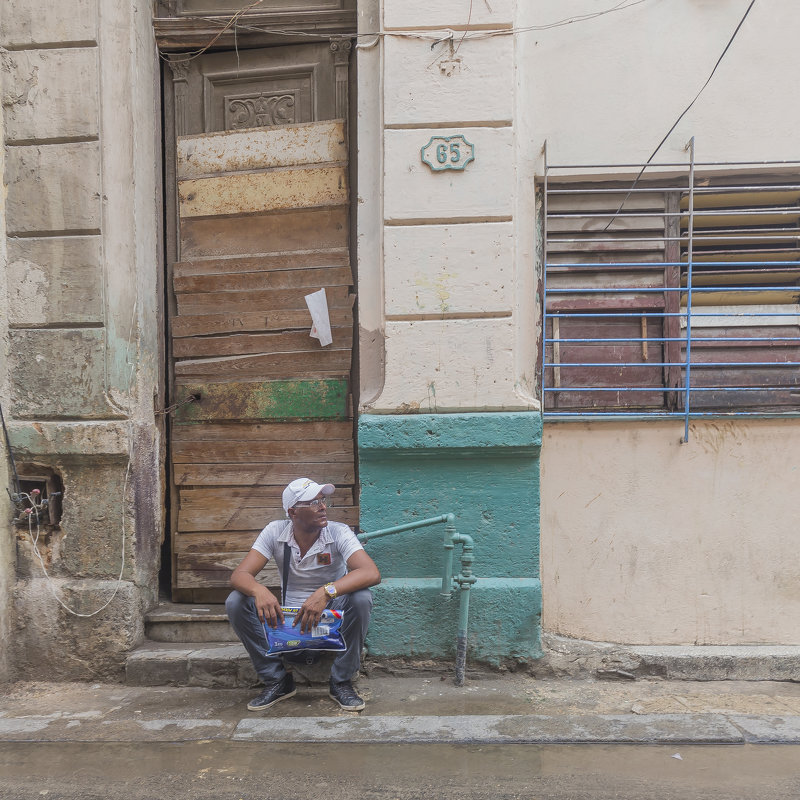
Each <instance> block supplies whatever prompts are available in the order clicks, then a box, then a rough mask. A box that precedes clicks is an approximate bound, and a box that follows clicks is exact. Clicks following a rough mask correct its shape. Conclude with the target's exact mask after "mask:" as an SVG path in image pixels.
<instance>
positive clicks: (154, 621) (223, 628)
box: [144, 603, 239, 643]
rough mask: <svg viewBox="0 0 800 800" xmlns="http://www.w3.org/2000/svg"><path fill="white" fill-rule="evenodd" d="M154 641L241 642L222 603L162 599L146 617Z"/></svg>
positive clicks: (150, 637) (149, 637)
mask: <svg viewBox="0 0 800 800" xmlns="http://www.w3.org/2000/svg"><path fill="white" fill-rule="evenodd" d="M144 631H145V636H146V637H147V638H148V640H150V641H151V642H172V643H178V642H180V643H189V642H193V643H197V642H238V641H239V640H238V639H237V638H236V634H235V633H234V632H233V628H231V626H230V624H229V622H228V617H227V616H226V614H225V606H224V605H222V604H221V603H220V604H207V605H203V604H195V605H191V604H188V603H159V604H158V605H157V606H156V607H155V608H154V609H152V611H149V612H148V613H147V614H146V615H145V618H144Z"/></svg>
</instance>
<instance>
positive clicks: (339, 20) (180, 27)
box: [153, 0, 359, 591]
mask: <svg viewBox="0 0 800 800" xmlns="http://www.w3.org/2000/svg"><path fill="white" fill-rule="evenodd" d="M167 3H168V5H169V8H167V7H166V4H167ZM227 3H228V4H229V5H230V4H231V3H232V0H227ZM300 3H303V4H305V5H308V6H309V8H308V9H307V10H301V11H298V10H297V6H298V5H299V4H300ZM192 4H193V0H158V2H157V4H156V13H157V16H154V18H153V28H154V32H155V37H156V43H157V46H158V53H159V58H160V62H161V74H160V89H161V115H162V125H161V158H162V168H163V169H162V176H163V177H162V180H163V183H162V198H161V202H162V209H161V211H162V215H161V219H162V225H163V236H162V242H163V255H162V259H163V267H162V269H161V270H160V274H161V276H162V278H161V282H160V284H159V285H158V286H157V287H156V291H157V294H158V298H157V306H158V310H159V314H160V318H161V326H160V331H159V339H160V347H159V359H160V364H159V386H158V396H159V398H160V400H161V405H162V407H164V408H165V409H166V408H167V407H168V406H169V404H170V403H171V402H172V400H171V397H172V393H173V387H174V380H173V377H172V376H171V375H170V374H169V370H170V365H171V364H172V360H173V356H172V350H171V337H170V335H169V330H168V324H169V320H170V319H171V318H173V317H174V316H175V313H176V308H175V296H174V292H172V291H171V286H172V281H173V275H172V264H173V263H174V262H175V261H176V260H177V258H178V239H177V233H178V227H177V225H178V219H179V217H178V196H177V173H176V159H175V151H176V137H177V136H178V135H180V134H179V133H178V131H179V130H180V129H181V127H182V125H181V121H182V120H181V115H182V114H183V113H184V109H183V107H182V105H181V98H180V93H179V92H176V85H177V84H179V83H180V82H181V81H184V82H185V79H186V77H187V74H188V68H187V66H186V65H187V62H186V61H185V59H186V57H187V56H191V55H193V53H194V52H196V51H197V50H198V49H199V48H203V47H206V46H207V45H208V43H209V42H210V41H211V40H212V39H213V40H214V41H213V51H220V50H234V49H236V48H239V49H240V50H241V49H253V48H262V47H270V46H280V45H286V44H289V43H296V42H297V37H296V36H292V37H291V38H289V37H287V36H285V35H281V34H280V33H278V32H277V31H280V30H281V29H285V30H291V31H292V32H295V31H306V32H307V33H308V35H307V36H304V37H303V39H302V41H303V43H308V44H312V43H321V42H328V43H329V45H330V47H331V50H332V51H333V53H334V63H335V80H336V108H337V113H339V112H340V113H341V116H340V118H344V119H345V120H346V121H347V125H346V135H347V147H348V154H349V155H348V170H349V180H350V186H351V191H350V201H349V202H350V214H349V220H350V231H349V234H350V235H349V241H350V266H351V270H352V274H353V285H354V287H355V291H356V292H357V287H358V274H357V259H356V248H355V242H356V238H355V236H356V230H357V219H356V213H357V209H358V202H357V192H356V191H355V187H356V186H357V165H356V159H355V158H354V157H353V156H354V155H355V154H356V153H357V152H358V150H357V142H356V119H357V117H356V114H357V103H356V100H355V98H356V96H355V91H356V86H357V76H356V69H355V67H356V61H355V59H352V61H351V58H350V56H351V53H352V51H353V50H354V48H353V43H354V41H355V32H356V27H357V24H356V0H293V2H291V5H292V6H293V10H290V11H281V10H279V9H278V10H271V11H269V12H267V13H263V12H262V13H258V12H257V11H248V12H246V14H243V15H242V17H246V21H247V24H248V26H253V27H256V26H258V27H261V26H263V27H265V28H269V29H270V32H269V33H264V32H258V31H252V30H251V31H250V32H247V33H243V32H242V31H241V30H239V29H236V30H235V31H234V28H233V27H231V28H230V30H226V31H225V32H223V33H222V34H221V35H219V30H220V25H219V23H216V24H213V23H209V21H208V19H209V17H212V16H217V17H219V18H220V19H221V20H222V19H226V18H227V19H228V20H230V18H231V16H232V15H231V12H230V9H227V10H226V9H224V6H225V4H226V0H219V6H221V7H222V9H221V10H219V11H211V12H208V11H203V12H196V11H192V10H191V6H192ZM235 4H236V7H237V8H240V7H241V6H240V4H239V0H235ZM333 6H338V8H333ZM314 7H316V8H314ZM321 7H324V8H321ZM287 39H288V41H287ZM187 50H188V51H189V52H187ZM209 50H211V48H209ZM357 331H358V319H357V304H356V306H355V307H354V337H353V351H352V365H351V370H350V374H351V395H352V397H353V443H354V447H355V448H356V458H355V462H354V470H355V475H354V481H355V486H354V494H355V495H356V497H355V498H354V502H356V503H357V502H358V501H357V489H358V485H359V482H358V481H359V478H358V457H357V438H356V437H357V430H358V419H357V414H356V409H357V408H358V399H357V394H358V387H359V360H358V336H357V335H355V334H356V333H357ZM160 416H161V423H160V425H159V435H160V437H161V447H160V457H161V459H162V462H161V464H162V466H161V470H160V474H161V480H162V486H161V491H160V495H161V497H162V498H163V512H162V530H163V540H162V543H161V565H160V570H159V583H160V586H161V588H162V591H165V590H171V587H172V584H173V581H174V578H175V574H176V565H175V559H174V555H173V552H172V550H173V548H172V527H173V524H174V522H175V520H176V519H177V512H178V508H177V493H176V492H174V491H173V490H172V477H171V475H170V464H171V453H170V436H171V433H170V427H171V422H170V419H169V413H168V411H165V413H163V414H162V415H160Z"/></svg>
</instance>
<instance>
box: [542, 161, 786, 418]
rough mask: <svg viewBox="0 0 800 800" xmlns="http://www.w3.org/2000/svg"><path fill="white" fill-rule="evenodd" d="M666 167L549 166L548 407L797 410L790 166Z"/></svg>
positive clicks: (566, 410)
mask: <svg viewBox="0 0 800 800" xmlns="http://www.w3.org/2000/svg"><path fill="white" fill-rule="evenodd" d="M631 166H633V165H624V166H623V167H620V168H617V169H616V171H617V172H620V171H622V170H623V169H625V168H630V167H631ZM664 166H666V167H668V168H669V171H668V172H666V171H664V170H663V167H664ZM677 166H678V165H662V172H661V176H660V177H659V178H657V179H653V178H649V179H647V180H646V181H639V182H637V183H636V185H635V186H633V182H634V181H633V177H631V178H629V179H626V180H619V181H610V180H605V179H604V180H599V179H592V180H586V178H585V175H584V177H583V178H581V179H575V178H572V177H571V175H572V174H575V173H576V172H579V171H584V172H586V169H587V168H586V167H581V168H569V167H552V168H548V169H547V170H546V174H545V181H544V186H543V191H542V193H541V195H540V199H541V205H542V209H543V230H544V261H545V264H544V314H543V319H544V342H543V345H544V346H543V352H542V358H543V370H542V387H543V396H544V409H545V415H546V416H585V415H587V414H592V413H600V414H622V415H624V414H641V413H652V414H660V415H676V416H685V417H686V418H687V419H688V417H689V416H690V415H692V416H695V415H703V414H715V413H734V412H736V413H752V414H758V413H768V412H781V411H796V410H800V409H799V407H800V369H798V367H800V305H798V303H800V177H798V176H797V175H796V174H795V175H787V174H785V173H783V174H782V173H781V172H777V171H776V172H767V171H766V169H765V170H764V171H759V172H758V174H755V173H753V172H752V171H749V170H748V171H745V170H740V171H738V172H736V173H733V172H731V171H730V170H728V173H727V174H724V175H721V174H719V171H718V170H717V171H716V172H715V173H713V174H711V173H705V174H703V173H701V172H700V171H699V168H700V167H701V166H702V165H692V166H691V167H689V168H687V167H686V166H685V165H684V166H683V168H682V169H680V168H679V169H676V167H677ZM714 166H717V165H714ZM605 169H607V172H606V175H607V174H608V173H609V172H613V171H615V170H614V169H613V168H605ZM595 171H596V170H595ZM633 174H634V175H635V172H634V173H633ZM632 186H633V188H632Z"/></svg>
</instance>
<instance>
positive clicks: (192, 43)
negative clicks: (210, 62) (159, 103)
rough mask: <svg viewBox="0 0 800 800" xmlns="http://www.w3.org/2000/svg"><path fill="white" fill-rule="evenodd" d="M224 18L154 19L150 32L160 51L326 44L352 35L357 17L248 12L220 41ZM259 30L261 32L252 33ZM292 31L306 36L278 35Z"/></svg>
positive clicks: (335, 13)
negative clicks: (306, 43) (153, 33)
mask: <svg viewBox="0 0 800 800" xmlns="http://www.w3.org/2000/svg"><path fill="white" fill-rule="evenodd" d="M222 20H223V18H222V17H220V21H219V22H217V23H216V24H215V23H213V22H209V18H208V17H202V18H201V17H192V16H188V15H182V16H179V17H154V19H153V30H154V31H155V36H156V43H157V44H158V48H159V50H161V51H162V52H170V51H178V50H185V49H187V48H195V49H196V48H201V47H205V46H206V45H208V44H209V43H210V42H211V41H212V40H214V43H213V45H212V47H213V49H220V48H227V47H233V46H234V45H236V46H238V47H258V46H262V45H274V44H287V45H288V44H297V43H298V42H300V41H302V42H313V41H328V40H330V39H331V37H346V38H348V39H349V37H353V36H355V32H356V14H355V11H353V10H342V9H337V10H334V11H291V12H270V13H261V14H259V13H248V14H244V15H242V17H241V18H240V23H239V24H238V25H237V26H236V29H235V30H234V27H233V26H231V28H230V29H229V30H227V31H225V32H224V33H223V34H222V35H221V36H219V38H217V39H215V38H214V37H216V36H218V35H219V32H220V28H221V27H222ZM257 28H261V29H264V30H255V29H257ZM281 30H286V31H292V32H293V33H294V32H298V33H304V34H307V35H306V36H302V37H298V36H287V35H281V33H280V31H281Z"/></svg>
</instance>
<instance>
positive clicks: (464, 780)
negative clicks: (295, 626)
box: [0, 674, 800, 800]
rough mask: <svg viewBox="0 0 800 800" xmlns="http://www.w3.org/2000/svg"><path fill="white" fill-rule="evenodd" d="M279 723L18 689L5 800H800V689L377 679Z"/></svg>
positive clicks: (125, 689) (133, 691)
mask: <svg viewBox="0 0 800 800" xmlns="http://www.w3.org/2000/svg"><path fill="white" fill-rule="evenodd" d="M358 686H359V691H360V692H361V693H362V694H363V696H364V697H365V699H366V700H367V708H366V710H365V711H364V712H362V713H360V714H353V713H348V712H345V711H341V710H339V709H338V707H337V706H335V705H334V703H333V702H332V701H331V700H330V699H329V698H328V696H327V689H326V688H322V687H318V686H312V687H308V686H306V687H303V686H298V693H297V696H295V697H294V698H291V699H289V700H287V701H285V702H283V703H280V704H279V705H277V706H275V707H274V708H273V709H270V710H268V711H266V712H259V713H256V714H253V713H250V712H248V711H247V710H246V708H245V705H246V702H247V700H248V699H249V698H250V697H252V696H253V695H255V694H256V693H257V689H255V688H254V689H251V690H242V689H203V688H173V687H166V686H161V687H149V688H145V687H131V686H124V685H118V684H76V683H70V684H56V683H53V684H41V683H18V684H14V685H12V686H9V687H6V690H5V695H4V697H3V699H2V701H0V798H2V800H6V798H8V800H12V798H13V800H32V799H33V798H37V800H40V799H41V798H47V800H77V799H78V798H80V800H95V798H97V800H99V799H100V798H103V800H122V798H125V800H144V799H145V798H147V799H148V800H150V799H151V798H154V797H160V798H165V800H167V799H169V798H184V797H186V798H196V799H197V800H204V799H205V798H215V800H229V799H230V800H251V798H252V799H253V800H254V798H270V799H271V800H282V798H287V800H288V798H292V800H303V799H304V798H309V800H311V799H312V798H313V799H314V800H316V798H320V799H322V798H325V800H329V798H331V797H335V798H336V800H350V799H351V798H352V799H353V800H355V798H359V800H363V798H367V799H369V798H378V797H381V798H388V799H389V800H393V799H394V800H419V799H420V798H428V797H437V798H438V797H458V798H525V800H533V799H535V798H573V799H574V800H580V799H581V798H593V800H598V798H601V799H602V798H645V797H658V798H673V797H674V798H681V799H682V800H687V799H688V800H691V799H692V798H706V797H713V798H715V800H719V799H720V798H722V799H723V800H724V799H725V798H759V800H764V799H771V798H775V800H784V798H786V799H787V800H788V798H792V799H793V800H794V799H795V798H797V797H798V796H800V746H798V745H799V744H800V684H798V683H792V682H767V681H712V682H698V683H695V682H688V681H666V680H635V681H624V682H610V681H597V680H574V679H572V680H563V679H562V680H556V679H552V680H537V679H535V678H532V677H529V676H517V675H504V676H501V675H498V676H495V677H491V678H482V679H480V680H468V681H467V683H466V685H465V686H463V687H456V686H454V685H453V683H452V680H451V678H450V677H449V676H448V677H446V678H441V677H440V676H436V675H424V674H422V675H420V676H413V677H409V676H400V677H398V676H391V675H382V676H376V675H372V676H369V677H365V678H362V679H361V681H360V682H359V684H358Z"/></svg>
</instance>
